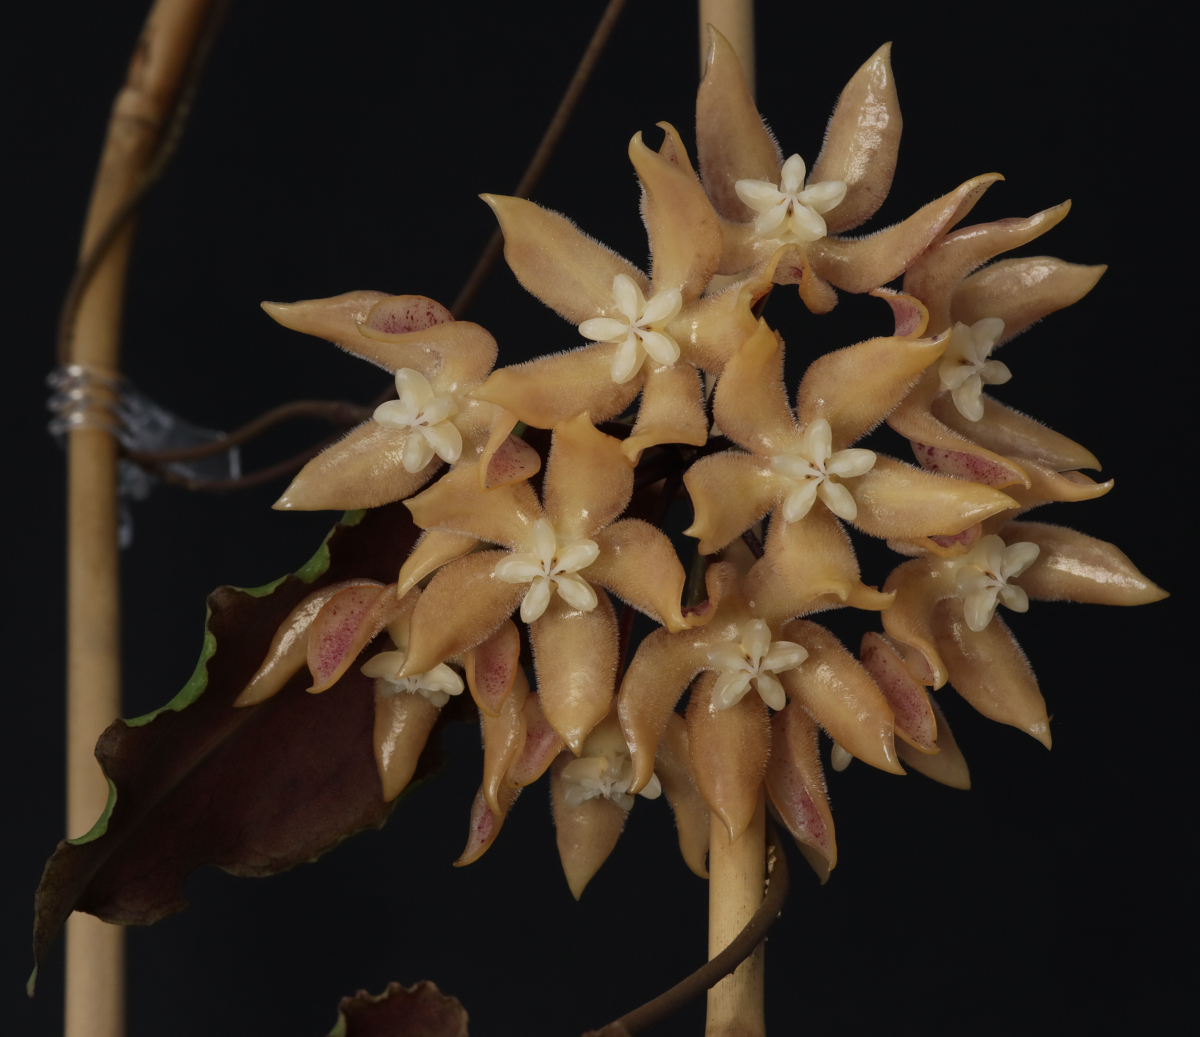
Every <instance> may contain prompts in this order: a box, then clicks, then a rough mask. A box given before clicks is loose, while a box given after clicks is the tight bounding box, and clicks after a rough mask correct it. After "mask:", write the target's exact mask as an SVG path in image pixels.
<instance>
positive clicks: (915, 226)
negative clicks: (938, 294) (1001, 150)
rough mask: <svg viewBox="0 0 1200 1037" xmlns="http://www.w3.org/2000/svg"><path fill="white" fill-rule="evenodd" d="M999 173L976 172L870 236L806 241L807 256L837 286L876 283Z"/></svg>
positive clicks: (967, 207)
mask: <svg viewBox="0 0 1200 1037" xmlns="http://www.w3.org/2000/svg"><path fill="white" fill-rule="evenodd" d="M1003 179H1004V178H1003V177H1002V176H1000V175H999V174H998V173H988V174H986V175H985V176H977V177H975V178H974V179H972V180H968V181H967V182H966V183H964V184H962V185H960V186H959V187H957V188H955V190H953V191H951V192H950V193H949V194H947V195H943V196H942V197H941V198H939V199H937V200H936V201H933V202H930V203H929V204H928V205H925V206H923V207H922V208H920V209H918V210H917V211H916V212H915V213H913V214H912V215H911V216H910V217H909V218H908V219H907V220H905V221H904V222H903V223H897V224H896V225H895V226H892V227H888V228H887V229H886V230H881V231H879V232H878V233H877V234H872V235H871V236H870V237H866V238H858V239H856V240H853V239H849V238H821V239H820V240H819V241H814V242H813V243H812V244H811V245H809V246H808V248H807V251H808V258H809V260H810V261H811V262H812V265H813V267H814V269H815V270H816V272H817V273H818V274H819V275H820V276H821V277H823V278H824V279H825V280H826V281H828V282H829V283H830V284H832V285H834V286H835V287H837V288H841V289H842V290H843V291H847V292H868V291H870V290H871V289H872V288H878V287H879V286H880V285H883V284H887V283H888V282H889V281H891V280H894V279H895V278H897V277H899V276H900V275H901V274H902V273H904V271H905V270H907V269H908V267H909V266H910V265H911V264H912V263H913V261H914V260H915V259H916V258H917V257H918V256H919V255H920V254H921V253H922V252H924V251H925V249H926V248H927V247H928V246H929V243H930V242H931V241H933V240H934V239H935V238H936V237H937V236H938V235H939V234H941V233H943V232H944V231H945V230H947V229H948V228H950V227H953V226H954V225H955V224H956V223H957V222H958V221H959V220H961V219H964V218H965V217H966V215H967V213H968V212H970V211H971V208H972V207H973V206H974V204H975V202H976V201H978V200H979V196H980V195H982V194H983V192H984V191H986V190H987V189H988V187H990V186H991V185H992V184H994V183H995V182H996V181H997V180H1003ZM833 212H834V213H836V212H837V209H834V210H833Z"/></svg>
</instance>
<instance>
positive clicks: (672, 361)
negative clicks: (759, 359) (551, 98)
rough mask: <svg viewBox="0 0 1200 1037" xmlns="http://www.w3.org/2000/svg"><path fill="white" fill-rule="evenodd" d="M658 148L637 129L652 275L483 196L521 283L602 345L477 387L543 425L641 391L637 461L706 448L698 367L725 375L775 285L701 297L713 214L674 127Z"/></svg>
mask: <svg viewBox="0 0 1200 1037" xmlns="http://www.w3.org/2000/svg"><path fill="white" fill-rule="evenodd" d="M659 125H660V126H661V127H662V128H663V130H664V132H665V134H666V137H665V139H664V141H663V146H662V148H661V150H660V151H658V152H654V151H652V150H651V149H650V148H649V147H647V146H646V144H645V143H644V142H643V141H642V137H641V134H640V133H639V134H637V135H636V136H635V137H634V138H633V140H632V141H631V142H630V145H629V156H630V159H631V161H632V162H633V165H634V168H635V170H636V171H637V174H638V178H639V180H640V182H641V185H642V190H643V200H642V214H643V217H644V220H645V223H646V231H647V234H648V236H649V239H650V251H651V254H652V257H653V265H652V270H651V276H650V277H649V278H647V277H646V275H645V274H643V273H642V272H641V271H640V270H638V269H637V267H635V266H634V265H633V264H632V263H629V262H628V261H627V260H625V259H622V258H621V257H620V256H618V255H616V254H615V253H614V252H612V251H611V250H609V249H607V248H605V247H604V246H603V245H601V244H600V243H599V242H597V241H595V240H593V239H592V238H590V237H588V236H587V235H585V234H584V233H583V232H582V231H580V230H579V229H578V228H577V227H575V225H574V224H572V223H571V222H570V221H569V220H567V219H566V218H565V217H563V216H560V215H558V214H557V213H552V212H549V211H547V210H545V209H542V208H540V207H539V206H537V205H535V204H534V203H533V202H528V201H523V200H521V199H519V198H504V197H500V196H496V195H484V196H483V197H484V200H485V201H486V202H487V203H488V204H489V205H491V207H492V209H493V210H494V211H495V213H496V216H497V218H498V219H499V221H500V226H501V227H502V228H503V230H504V255H505V258H506V259H507V260H508V264H509V266H510V267H511V268H512V270H513V273H515V274H516V275H517V279H518V280H519V281H520V282H521V284H522V285H524V287H525V288H526V289H527V290H528V291H530V292H531V293H532V294H534V295H536V296H537V297H538V298H539V299H541V300H542V302H544V303H545V304H546V305H547V306H550V307H551V308H552V309H554V310H555V311H557V312H558V313H559V314H560V315H561V316H562V317H564V318H566V319H567V320H569V321H571V322H572V323H574V324H577V325H578V326H579V330H580V332H581V333H582V334H583V335H585V336H586V337H588V338H592V339H594V340H595V343H594V344H593V345H590V346H586V347H584V348H583V349H580V350H577V351H575V352H572V353H567V354H565V355H564V354H558V355H554V356H548V357H543V358H540V359H537V360H533V361H530V362H529V363H526V364H519V365H516V366H514V367H507V368H501V369H500V370H498V371H496V372H495V373H494V374H493V375H492V376H491V377H490V378H489V379H488V380H487V381H486V382H485V383H484V384H483V385H482V386H480V387H479V388H478V389H476V390H475V393H474V396H475V397H476V398H478V399H485V400H490V401H491V402H493V403H495V404H497V405H499V406H501V407H504V408H505V409H507V410H510V411H512V413H514V414H516V415H518V416H519V417H520V419H521V420H522V421H524V422H526V423H527V424H529V425H533V426H534V427H536V428H554V427H557V426H558V425H559V424H560V423H561V422H563V421H565V420H567V419H569V418H572V417H574V415H575V413H577V411H576V410H575V409H574V408H576V407H578V408H579V410H587V411H588V412H589V413H590V414H591V415H592V418H593V420H595V421H597V422H599V421H604V420H607V419H608V418H611V417H615V416H616V415H617V414H620V413H621V412H622V411H624V410H625V409H626V408H627V407H628V406H629V405H630V404H631V403H632V402H633V400H634V398H635V397H636V396H637V394H638V391H639V389H640V390H641V393H642V399H641V403H640V406H639V409H638V417H637V424H636V425H635V426H634V429H633V434H632V435H631V436H630V437H629V438H628V439H627V440H626V441H625V446H624V450H625V453H626V454H627V455H628V456H629V457H630V458H632V459H636V458H637V457H638V456H640V454H641V452H642V451H643V450H644V449H646V448H647V447H649V446H654V445H656V444H659V443H689V444H692V445H695V446H700V445H703V444H704V442H705V441H706V440H707V436H708V423H707V421H706V419H705V414H704V406H703V391H702V386H701V383H700V377H699V373H698V370H697V369H700V370H703V371H707V372H709V373H710V374H714V375H715V374H719V373H720V371H721V369H722V368H723V367H724V365H725V362H726V360H727V359H728V358H729V356H730V355H732V353H733V351H734V350H735V349H737V347H738V346H739V345H741V343H742V342H743V341H744V340H745V339H746V338H747V337H748V336H749V335H751V334H752V333H753V331H754V325H755V322H754V317H753V316H752V315H751V312H750V311H751V306H752V305H753V304H754V303H755V302H756V301H757V300H758V299H759V298H761V297H762V296H763V295H764V294H765V293H766V292H767V291H768V290H769V289H770V280H769V278H764V277H761V276H759V277H756V278H751V279H749V280H746V279H743V280H742V281H738V282H737V283H730V284H727V285H726V286H725V287H723V288H722V289H721V290H719V291H712V292H711V293H710V294H703V293H704V292H705V290H706V288H707V286H708V285H709V282H710V280H711V278H712V275H713V273H714V272H715V270H716V267H717V262H718V260H719V258H720V254H721V235H720V231H719V229H718V226H717V218H716V215H715V214H714V212H713V210H712V206H711V205H710V204H709V202H708V199H707V198H706V197H705V194H704V190H703V188H702V187H701V186H700V183H699V181H698V180H697V179H696V175H695V173H694V172H693V171H692V168H691V165H690V163H689V161H688V157H687V153H686V151H685V150H684V147H683V143H682V141H680V140H679V135H678V133H676V131H675V129H674V128H673V127H672V126H670V125H669V124H667V123H660V124H659Z"/></svg>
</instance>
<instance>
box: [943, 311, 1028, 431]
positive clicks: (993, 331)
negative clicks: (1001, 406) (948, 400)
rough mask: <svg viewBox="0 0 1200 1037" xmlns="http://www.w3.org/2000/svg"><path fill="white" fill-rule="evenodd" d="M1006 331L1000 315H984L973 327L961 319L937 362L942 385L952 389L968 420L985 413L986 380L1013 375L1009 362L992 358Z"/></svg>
mask: <svg viewBox="0 0 1200 1037" xmlns="http://www.w3.org/2000/svg"><path fill="white" fill-rule="evenodd" d="M1003 334H1004V321H1002V320H1000V318H999V317H984V318H983V320H978V321H976V322H975V323H974V324H972V325H971V326H970V327H968V326H967V325H966V324H964V323H962V321H959V322H958V323H957V324H955V325H954V330H953V332H952V333H951V335H950V344H949V345H948V346H947V347H946V352H945V353H943V354H942V362H941V364H939V365H938V377H939V379H940V381H941V387H942V389H943V391H947V392H949V393H950V395H951V396H952V397H953V399H954V406H955V407H957V408H958V413H959V414H961V415H962V416H963V417H964V418H966V419H967V420H968V421H978V420H979V419H980V418H982V417H983V399H982V396H983V386H984V383H987V384H988V385H1003V384H1004V383H1005V382H1007V381H1008V380H1009V379H1010V378H1012V372H1011V371H1010V370H1009V369H1008V367H1007V366H1005V365H1004V364H1002V363H1001V362H1000V361H999V360H991V359H989V358H990V357H991V355H992V350H993V349H994V348H995V346H996V343H997V342H998V341H999V340H1000V336H1001V335H1003Z"/></svg>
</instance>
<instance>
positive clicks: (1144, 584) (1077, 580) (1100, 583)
mask: <svg viewBox="0 0 1200 1037" xmlns="http://www.w3.org/2000/svg"><path fill="white" fill-rule="evenodd" d="M999 532H1000V535H1001V537H1003V539H1004V541H1005V543H1008V544H1018V543H1022V542H1029V543H1033V544H1037V545H1038V546H1039V547H1040V548H1041V553H1040V554H1039V555H1038V558H1037V561H1036V562H1034V563H1033V565H1032V566H1031V567H1030V568H1029V569H1028V570H1026V571H1025V572H1023V573H1022V574H1021V575H1020V576H1019V577H1018V578H1017V579H1018V582H1019V583H1020V585H1021V587H1022V588H1024V590H1025V591H1026V592H1027V593H1028V594H1029V596H1030V597H1031V598H1033V599H1034V600H1035V601H1085V602H1089V603H1091V604H1095V605H1145V604H1148V603H1149V602H1152V601H1161V600H1162V599H1163V598H1165V597H1167V592H1166V591H1164V590H1163V589H1162V588H1161V587H1159V586H1157V585H1156V584H1154V583H1152V582H1151V581H1150V580H1148V579H1147V578H1146V577H1145V576H1143V575H1142V574H1141V572H1139V571H1138V568H1137V566H1135V565H1134V564H1133V562H1131V561H1130V560H1129V558H1128V557H1127V556H1126V555H1125V553H1124V552H1123V551H1121V550H1120V549H1119V548H1118V547H1117V546H1116V545H1115V544H1109V543H1106V542H1105V541H1103V540H1097V539H1096V538H1095V537H1090V536H1085V535H1084V534H1083V533H1077V532H1075V530H1073V529H1066V528H1065V527H1063V526H1051V525H1046V524H1045V523H1042V522H1009V523H1006V524H1005V525H1004V526H1002V527H1001V528H1000V531H999Z"/></svg>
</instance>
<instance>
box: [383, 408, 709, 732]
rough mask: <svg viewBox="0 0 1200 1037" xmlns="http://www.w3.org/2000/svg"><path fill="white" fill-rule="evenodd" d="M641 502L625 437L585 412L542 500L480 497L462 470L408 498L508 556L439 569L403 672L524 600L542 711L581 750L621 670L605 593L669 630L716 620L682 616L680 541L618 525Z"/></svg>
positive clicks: (500, 490) (403, 579)
mask: <svg viewBox="0 0 1200 1037" xmlns="http://www.w3.org/2000/svg"><path fill="white" fill-rule="evenodd" d="M632 493H633V466H632V464H631V462H630V461H629V460H628V458H627V457H626V456H625V454H624V452H623V451H622V450H621V442H620V440H617V439H614V438H613V437H611V436H606V435H604V434H603V433H602V432H600V431H598V430H597V429H596V428H594V427H593V425H592V423H591V421H590V420H589V418H588V416H587V415H586V414H581V415H579V416H578V417H577V418H575V419H574V420H572V421H568V422H565V423H564V424H562V425H560V426H559V427H558V428H557V429H556V430H555V432H554V436H553V439H552V445H551V449H550V456H549V460H548V461H547V465H546V472H545V479H544V485H543V500H544V504H543V503H541V502H539V501H538V499H537V496H536V495H535V494H534V491H533V489H532V488H531V487H530V486H529V484H528V483H527V482H519V483H510V484H508V485H505V486H500V487H497V488H496V489H492V490H487V491H484V490H481V489H480V488H479V480H478V479H477V478H476V477H475V473H474V472H473V471H472V470H471V469H470V468H469V467H464V466H462V465H460V466H459V467H458V468H456V469H455V470H454V471H452V472H450V473H448V474H447V475H445V476H443V477H442V478H441V479H440V480H439V481H438V482H437V483H435V484H434V485H433V486H431V487H430V488H429V489H427V490H425V491H424V492H423V493H421V494H419V495H418V496H416V497H414V498H412V499H411V500H409V501H407V502H406V504H407V506H408V508H409V509H410V510H411V511H412V514H413V519H414V520H415V521H416V523H417V525H418V526H420V527H421V528H423V529H426V530H431V531H433V532H438V533H442V534H444V535H446V536H448V537H455V538H458V539H459V541H466V542H467V544H468V545H471V544H473V545H474V546H480V543H479V542H480V541H483V542H486V543H489V544H498V545H500V546H501V547H502V548H504V549H505V550H498V551H497V550H481V551H475V552H474V553H471V554H467V555H466V556H465V557H459V558H457V559H456V560H454V561H451V562H449V563H448V564H445V565H444V566H443V567H442V568H441V569H439V570H438V571H437V572H436V574H435V575H434V577H433V580H432V581H431V582H430V584H429V586H428V587H427V588H426V590H425V592H424V594H423V595H422V597H421V601H420V603H419V605H418V606H417V608H416V609H415V611H414V613H413V620H412V640H411V647H410V650H409V657H408V662H407V664H406V669H405V670H404V671H403V673H402V676H406V675H408V674H409V673H420V672H425V671H426V670H427V669H428V668H429V667H430V666H431V665H433V664H434V663H437V662H440V661H441V660H442V659H444V658H446V657H448V656H452V655H455V654H457V653H459V652H464V651H466V650H468V649H470V648H471V647H473V646H474V645H476V644H478V643H480V642H481V641H483V640H485V639H486V638H488V637H489V636H491V635H492V633H493V632H494V631H495V630H496V628H497V627H498V626H499V625H500V624H501V623H503V622H504V621H505V620H506V619H507V617H508V616H509V615H510V614H511V613H512V612H513V610H514V609H515V608H516V607H517V605H518V604H520V605H521V614H522V618H523V619H525V621H526V622H528V623H529V635H530V639H531V641H532V644H533V651H534V662H535V666H536V669H537V675H538V696H539V698H540V701H541V706H542V709H543V710H544V711H545V715H546V718H547V719H548V720H549V722H550V724H551V726H552V727H553V728H554V730H555V731H556V732H558V734H559V735H560V736H561V737H562V738H563V740H564V741H565V742H566V744H567V747H568V748H569V749H570V750H571V751H572V752H575V753H579V752H581V751H582V745H583V740H584V739H585V738H586V737H587V735H588V732H590V731H591V730H592V728H593V727H595V725H596V724H597V723H599V722H600V720H602V719H603V718H604V716H605V715H606V714H607V713H608V709H609V703H610V700H611V698H612V694H613V682H614V679H615V675H616V669H617V620H616V616H615V614H614V612H613V608H612V605H611V603H610V602H609V598H608V594H607V593H605V591H611V592H612V593H614V594H616V595H617V596H618V597H620V598H621V599H623V600H624V601H626V602H627V603H628V604H629V605H631V606H633V607H634V608H637V609H639V610H640V611H642V612H644V613H646V614H647V615H649V616H650V617H651V618H652V619H654V620H655V621H656V622H660V623H663V624H665V625H666V626H667V627H668V628H669V629H671V630H682V629H684V628H685V627H688V626H691V625H694V624H696V623H700V622H703V621H704V619H705V617H704V616H702V615H689V616H687V617H685V616H684V615H683V612H682V610H681V605H680V599H681V596H682V593H683V585H684V571H683V567H682V566H681V565H680V563H679V559H678V558H677V557H676V555H675V550H674V548H673V547H672V546H671V542H670V540H669V539H667V537H666V536H665V535H664V534H663V533H662V532H661V531H660V530H658V529H656V528H654V527H653V526H651V525H650V524H649V523H646V522H643V521H641V520H640V519H620V520H617V517H618V516H619V515H620V514H621V512H622V511H623V510H624V509H625V506H626V504H627V503H628V502H629V500H630V497H631V496H632ZM467 550H470V547H468V548H467ZM420 551H421V548H420V547H418V549H417V551H415V552H414V553H413V555H412V556H410V559H409V562H408V563H406V565H405V567H404V569H402V570H401V573H400V589H401V590H404V588H405V587H406V586H409V585H411V582H412V580H413V571H412V570H413V569H414V568H415V570H416V571H417V572H427V571H429V570H428V569H427V567H426V564H425V560H424V559H423V558H421V557H419V554H418V553H419V552H420ZM462 553H463V552H462V551H460V554H462ZM414 559H416V561H415V562H414Z"/></svg>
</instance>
